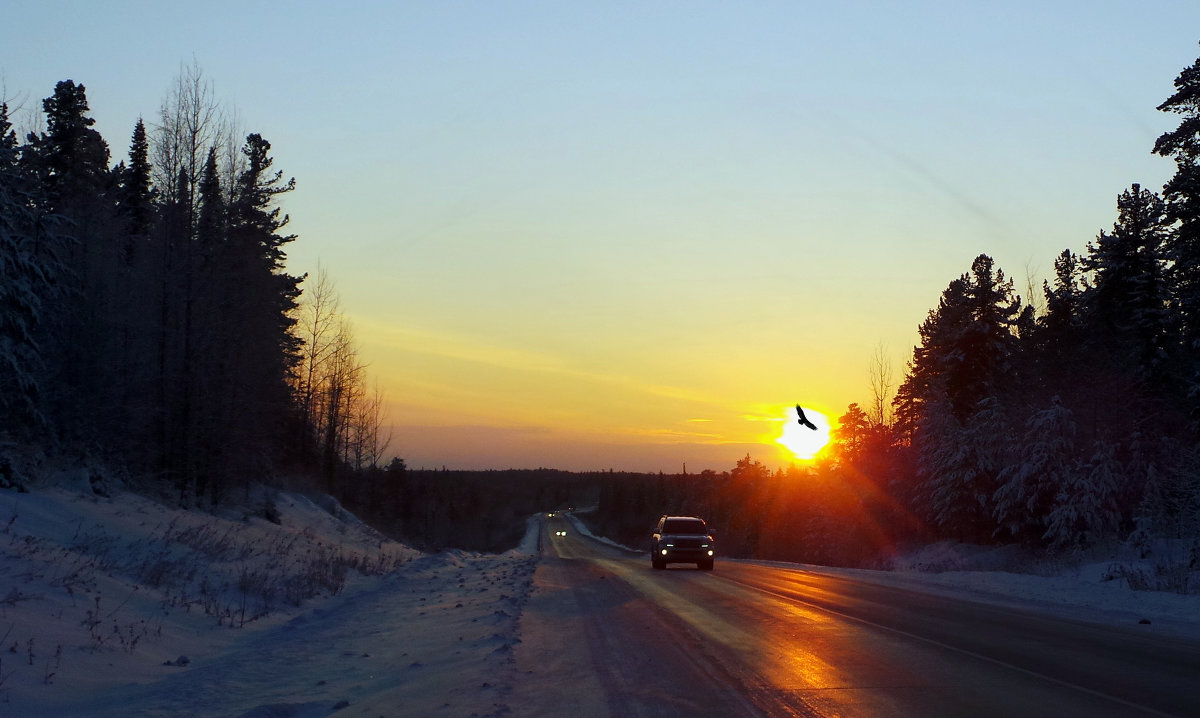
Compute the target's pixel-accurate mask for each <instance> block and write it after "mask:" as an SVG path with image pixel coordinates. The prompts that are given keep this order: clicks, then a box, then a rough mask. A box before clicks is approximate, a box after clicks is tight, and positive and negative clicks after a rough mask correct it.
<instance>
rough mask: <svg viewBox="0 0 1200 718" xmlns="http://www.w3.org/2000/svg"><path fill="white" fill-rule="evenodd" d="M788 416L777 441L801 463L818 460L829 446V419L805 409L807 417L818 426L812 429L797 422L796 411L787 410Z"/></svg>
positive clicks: (814, 411)
mask: <svg viewBox="0 0 1200 718" xmlns="http://www.w3.org/2000/svg"><path fill="white" fill-rule="evenodd" d="M785 411H786V416H787V418H786V419H785V420H784V422H783V425H782V427H781V432H782V433H780V435H779V438H777V439H776V440H775V441H777V442H778V443H779V444H781V445H782V446H784V447H785V448H786V449H787V450H788V451H790V452H791V453H792V455H793V456H795V457H796V458H797V459H800V460H801V461H811V460H813V459H815V458H817V455H818V454H819V453H821V450H822V449H824V448H825V447H826V446H827V445H828V444H829V430H830V425H829V417H827V416H825V415H824V414H822V413H821V412H819V411H817V410H816V409H810V408H809V407H807V406H806V407H804V415H805V417H806V418H807V419H808V420H809V421H811V422H812V423H813V424H815V425H816V426H817V428H816V429H815V430H814V429H810V428H808V427H807V426H802V425H801V424H800V423H799V422H798V421H796V410H795V409H787V410H785Z"/></svg>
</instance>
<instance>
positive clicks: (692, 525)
mask: <svg viewBox="0 0 1200 718" xmlns="http://www.w3.org/2000/svg"><path fill="white" fill-rule="evenodd" d="M662 530H663V532H664V533H687V534H692V533H705V532H706V531H707V530H708V526H707V525H706V524H705V523H704V519H698V518H696V517H695V516H663V517H662Z"/></svg>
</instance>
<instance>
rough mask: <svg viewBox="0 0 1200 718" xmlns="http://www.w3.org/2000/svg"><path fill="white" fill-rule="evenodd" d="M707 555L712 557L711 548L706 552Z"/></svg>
mask: <svg viewBox="0 0 1200 718" xmlns="http://www.w3.org/2000/svg"><path fill="white" fill-rule="evenodd" d="M708 555H709V556H712V555H713V552H712V549H711V548H710V549H709V550H708Z"/></svg>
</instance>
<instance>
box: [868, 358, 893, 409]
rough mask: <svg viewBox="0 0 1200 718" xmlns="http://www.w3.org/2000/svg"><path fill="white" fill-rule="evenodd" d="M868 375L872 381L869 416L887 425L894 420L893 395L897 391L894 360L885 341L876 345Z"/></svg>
mask: <svg viewBox="0 0 1200 718" xmlns="http://www.w3.org/2000/svg"><path fill="white" fill-rule="evenodd" d="M867 376H868V379H869V380H870V382H871V412H870V417H869V418H870V420H871V421H872V422H873V423H875V424H879V425H883V426H887V425H889V424H891V420H892V416H891V406H892V395H893V394H894V393H895V388H896V382H895V379H894V377H893V373H892V361H891V358H890V357H889V356H888V351H887V347H886V346H885V345H884V343H883V342H879V343H878V344H876V345H875V351H874V353H872V354H871V361H870V364H869V365H868V368H867Z"/></svg>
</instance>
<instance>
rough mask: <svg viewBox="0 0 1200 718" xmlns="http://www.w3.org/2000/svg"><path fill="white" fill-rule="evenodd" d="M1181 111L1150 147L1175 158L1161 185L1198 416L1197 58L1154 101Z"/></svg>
mask: <svg viewBox="0 0 1200 718" xmlns="http://www.w3.org/2000/svg"><path fill="white" fill-rule="evenodd" d="M1158 109H1159V110H1160V111H1162V112H1171V113H1174V114H1177V115H1180V116H1181V117H1182V119H1181V120H1180V123H1179V126H1178V127H1176V128H1175V129H1174V130H1171V131H1170V132H1166V133H1164V134H1163V135H1162V136H1161V137H1159V138H1158V140H1157V141H1156V142H1155V143H1154V153H1155V154H1157V155H1161V156H1163V157H1168V158H1170V159H1172V160H1174V162H1175V175H1174V176H1173V177H1172V178H1171V179H1170V180H1169V181H1168V182H1167V184H1166V185H1165V186H1164V187H1163V198H1164V199H1165V200H1166V214H1167V218H1168V219H1169V220H1170V221H1172V222H1173V223H1174V231H1173V232H1172V233H1171V235H1170V236H1169V237H1168V238H1167V247H1166V253H1167V258H1168V259H1169V260H1170V262H1171V270H1170V279H1171V289H1172V298H1173V303H1174V307H1175V309H1176V311H1177V313H1178V319H1179V320H1180V322H1181V325H1182V327H1181V328H1182V337H1181V338H1182V340H1183V344H1182V348H1183V350H1184V358H1183V362H1182V364H1183V366H1182V371H1183V373H1184V378H1185V380H1186V382H1187V384H1188V386H1187V391H1188V393H1189V396H1190V399H1191V410H1192V416H1193V419H1194V420H1195V419H1198V418H1200V59H1197V60H1196V61H1195V62H1194V63H1193V64H1192V65H1191V66H1190V67H1187V68H1184V69H1183V71H1182V72H1180V73H1179V76H1178V77H1176V78H1175V92H1174V94H1172V95H1171V96H1170V97H1169V98H1167V100H1166V101H1165V102H1163V103H1162V104H1161V105H1159V106H1158Z"/></svg>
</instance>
